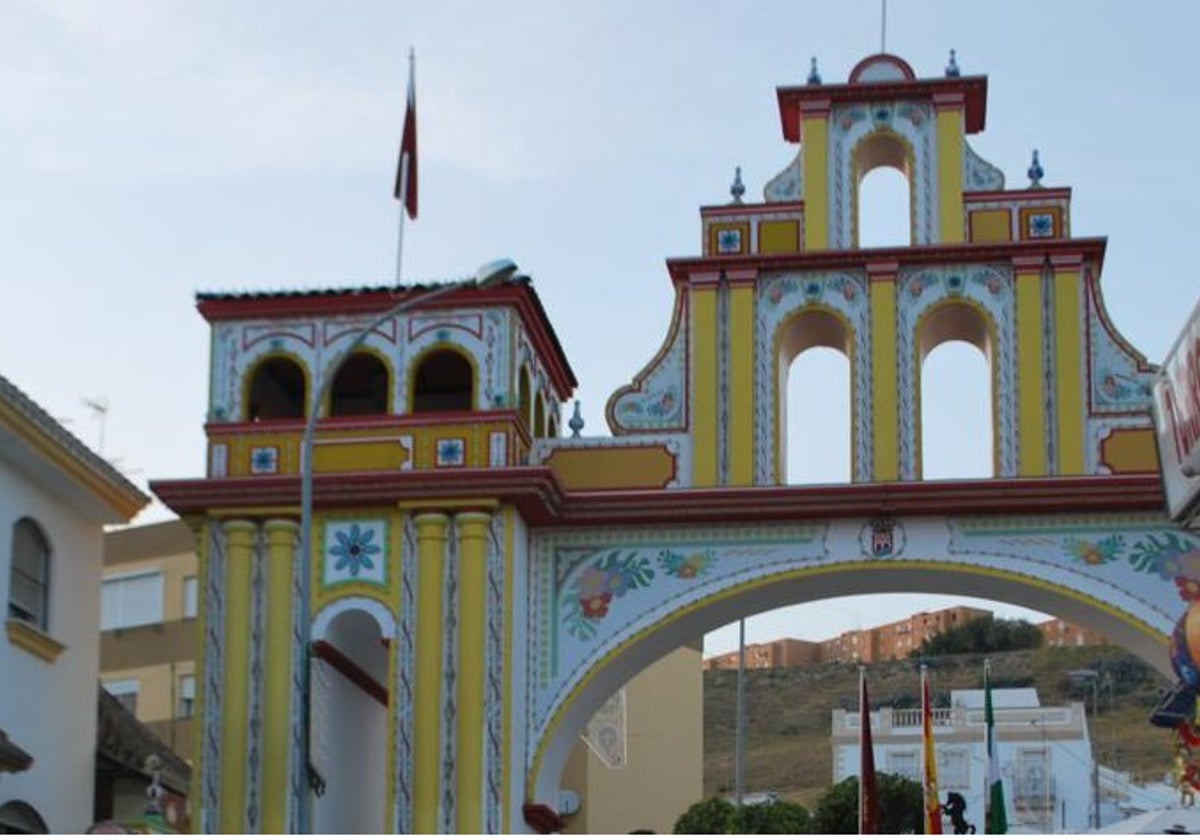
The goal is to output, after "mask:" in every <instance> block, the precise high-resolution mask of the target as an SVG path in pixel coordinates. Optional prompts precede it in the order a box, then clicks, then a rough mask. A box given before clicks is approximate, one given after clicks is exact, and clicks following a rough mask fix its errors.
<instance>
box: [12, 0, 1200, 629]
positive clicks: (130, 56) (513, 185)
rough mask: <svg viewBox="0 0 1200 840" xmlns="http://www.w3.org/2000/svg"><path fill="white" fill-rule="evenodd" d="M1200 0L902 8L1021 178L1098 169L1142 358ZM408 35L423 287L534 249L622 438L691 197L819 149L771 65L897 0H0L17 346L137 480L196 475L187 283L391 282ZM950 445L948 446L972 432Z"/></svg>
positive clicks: (1189, 207) (690, 223)
mask: <svg viewBox="0 0 1200 840" xmlns="http://www.w3.org/2000/svg"><path fill="white" fill-rule="evenodd" d="M1196 8H1197V7H1196V6H1195V5H1194V4H1192V3H1189V2H1183V0H1179V1H1178V2H1140V3H1129V2H1121V3H1118V2H1103V1H1102V0H1087V2H1054V3H1046V2H1025V1H1024V0H1006V2H1003V3H974V2H962V0H908V2H904V0H892V2H891V3H889V4H888V27H887V35H886V37H887V47H888V51H889V52H894V53H896V54H899V55H900V56H902V57H904V58H905V59H907V60H908V61H909V62H910V63H911V64H912V65H913V67H914V69H915V70H916V72H917V74H918V76H940V75H941V74H942V71H943V68H944V66H945V64H946V59H947V54H948V51H949V49H950V48H952V47H953V48H956V49H957V51H958V62H959V65H960V67H961V69H962V72H963V73H964V74H986V75H988V76H989V101H988V112H987V130H986V131H985V132H984V133H983V134H981V135H976V136H974V137H973V138H972V139H971V142H972V145H973V146H974V148H975V149H976V151H977V152H978V153H979V154H980V155H981V156H983V157H984V158H986V159H988V160H990V161H991V162H993V163H995V164H996V165H998V166H1000V167H1001V168H1002V169H1003V170H1004V171H1005V174H1006V176H1007V178H1008V183H1009V185H1010V186H1021V185H1023V184H1024V183H1026V179H1025V177H1024V173H1025V170H1026V168H1027V166H1028V164H1029V156H1030V151H1031V149H1033V148H1035V147H1036V148H1038V149H1039V150H1040V151H1041V157H1042V163H1043V165H1044V167H1045V170H1046V177H1045V181H1044V182H1045V183H1046V184H1047V185H1049V186H1070V187H1072V188H1073V189H1074V200H1073V205H1072V219H1071V222H1072V229H1073V232H1074V233H1075V235H1079V236H1095V235H1106V236H1108V237H1110V241H1109V248H1108V257H1107V262H1106V266H1105V270H1104V274H1103V290H1104V293H1105V296H1106V299H1107V303H1108V307H1109V312H1110V314H1111V315H1112V319H1113V321H1114V322H1115V323H1116V325H1117V326H1118V328H1119V329H1120V330H1122V331H1123V332H1124V334H1125V335H1126V336H1127V337H1128V338H1129V339H1130V340H1131V341H1132V342H1133V344H1135V345H1136V346H1137V347H1139V348H1140V349H1141V350H1142V351H1143V352H1145V353H1146V354H1147V355H1148V356H1149V357H1150V358H1151V359H1152V360H1159V359H1161V358H1162V356H1163V355H1164V354H1165V353H1166V351H1167V349H1168V348H1169V346H1170V344H1171V342H1172V341H1173V339H1174V337H1175V335H1176V334H1177V333H1178V332H1179V329H1180V328H1181V326H1182V324H1183V321H1184V319H1185V318H1186V315H1187V313H1188V312H1189V311H1190V309H1191V306H1192V304H1193V303H1194V302H1195V300H1196V298H1197V296H1198V292H1200V274H1198V273H1197V270H1196V267H1195V257H1194V244H1195V240H1196V233H1195V231H1194V228H1195V219H1196V218H1197V217H1198V216H1200V214H1198V213H1197V207H1196V205H1197V190H1196V186H1197V178H1196V174H1195V172H1196V170H1195V164H1194V161H1193V158H1194V155H1195V149H1196V138H1197V137H1198V136H1200V130H1198V129H1200V125H1198V122H1200V117H1198V109H1197V107H1196V102H1197V96H1196V93H1195V90H1194V88H1193V85H1194V82H1193V76H1194V74H1195V69H1194V62H1193V61H1192V60H1191V59H1192V56H1193V55H1194V52H1195V47H1194V39H1195V33H1196V31H1197V30H1196V11H1195V10H1196ZM409 46H413V47H415V49H416V51H417V91H418V110H419V114H420V120H419V125H420V179H421V193H420V198H421V208H420V218H419V219H418V220H417V222H416V223H415V224H411V225H410V226H409V227H408V229H407V231H406V236H405V255H404V279H405V281H406V282H407V281H416V280H438V279H444V278H454V277H460V276H465V275H468V274H470V273H472V272H473V271H474V269H475V268H476V267H477V266H478V265H480V264H481V263H483V262H486V261H488V260H490V259H493V258H495V257H497V256H501V255H505V256H510V257H512V258H513V259H515V260H516V261H517V262H518V263H519V264H520V265H521V267H522V268H523V269H524V270H525V271H527V272H528V273H530V274H531V275H532V276H533V278H534V282H535V285H536V288H537V290H538V293H539V294H540V295H541V297H542V300H543V302H544V303H545V306H546V309H547V312H548V313H549V315H550V317H551V319H552V321H553V323H554V326H555V329H556V330H557V332H558V335H559V337H560V339H561V341H562V344H563V346H564V348H565V350H566V352H567V355H568V357H569V359H570V361H571V364H572V365H573V367H574V369H575V371H576V373H577V375H578V377H579V379H580V382H581V386H580V388H579V391H578V393H577V397H578V398H579V399H580V400H581V401H582V404H583V414H584V417H585V419H586V421H587V427H586V429H585V434H606V433H607V429H606V428H605V425H604V421H603V408H604V402H605V401H606V400H607V398H608V396H609V395H610V394H611V393H612V392H613V391H614V390H616V389H617V388H618V387H620V386H621V385H623V384H625V383H627V382H628V381H629V380H630V379H631V377H632V376H633V375H634V374H635V373H637V372H638V371H639V370H640V369H641V367H642V366H643V365H644V364H645V363H646V362H647V361H648V360H649V359H650V358H651V357H652V356H653V355H654V353H655V352H656V351H657V350H658V348H659V345H660V343H661V340H662V338H663V336H664V334H665V331H666V328H667V325H668V322H669V318H670V312H671V301H672V291H671V285H670V282H669V280H668V277H667V275H666V272H665V268H664V262H663V261H664V259H665V258H666V257H669V256H686V255H693V254H696V253H697V252H698V251H699V247H700V223H699V214H698V208H699V207H700V206H701V205H705V204H715V203H721V202H724V201H726V200H728V186H729V183H730V181H731V179H732V174H733V168H734V167H735V166H741V167H742V172H743V179H744V181H745V183H746V187H747V199H755V200H757V199H758V198H759V197H761V192H762V186H763V184H764V183H765V182H766V181H767V180H768V179H769V178H771V177H772V176H773V175H775V174H776V173H777V172H778V171H779V170H781V169H782V168H783V167H784V166H786V165H787V163H788V162H789V161H790V160H791V159H792V157H793V156H794V154H795V148H794V147H792V146H790V145H789V144H787V143H786V142H785V141H784V140H783V138H782V135H781V132H780V123H779V115H778V110H777V107H776V102H775V87H776V86H777V85H792V84H800V83H803V81H804V79H805V76H806V75H807V72H808V66H809V60H810V58H811V57H812V56H816V57H817V59H818V62H819V67H820V71H821V73H822V75H823V76H824V79H825V80H826V81H827V82H842V81H845V80H846V77H847V75H848V74H849V72H850V69H851V68H852V67H853V66H854V64H855V63H856V62H857V61H858V60H859V59H861V58H862V57H864V56H865V55H867V54H869V53H873V52H877V51H878V50H879V48H880V3H879V0H840V2H837V3H830V2H823V3H819V2H799V1H798V0H789V1H788V2H765V0H758V2H754V3H745V4H729V3H716V2H708V1H707V0H674V1H671V0H657V1H656V2H653V3H647V2H636V1H635V0H609V2H604V3H600V2H549V1H548V0H547V1H546V2H507V3H502V4H501V3H464V2H432V0H430V2H368V0H357V2H354V3H345V2H332V0H331V1H330V2H316V1H315V0H289V1H288V2H278V1H277V2H260V3H244V2H225V1H224V0H208V2H204V3H194V2H173V1H172V0H104V1H103V2H99V1H98V0H97V2H89V1H88V0H0V282H2V283H3V287H4V289H5V292H6V294H5V297H4V300H5V301H6V302H7V305H5V306H3V307H2V308H0V372H2V373H3V375H5V376H6V377H8V378H9V379H10V380H12V381H13V382H14V383H15V384H16V385H17V386H18V387H20V388H22V389H24V390H25V391H26V392H27V393H28V394H29V395H30V396H31V397H33V398H34V399H35V400H37V401H38V402H39V403H40V404H41V405H43V406H44V407H45V408H46V409H47V410H49V411H50V412H51V413H52V414H53V415H55V416H56V417H58V418H60V419H61V420H62V421H63V422H64V423H66V424H67V425H68V427H69V428H71V429H72V430H73V431H74V432H75V433H76V434H77V435H79V436H80V437H81V438H82V439H83V440H84V441H85V442H88V443H89V444H92V445H93V446H97V447H98V446H99V434H100V427H99V423H98V421H97V417H96V415H95V414H93V413H92V412H91V411H90V410H89V409H88V408H87V407H86V406H85V404H84V400H85V399H91V400H103V401H106V402H107V404H108V406H109V411H108V414H107V424H106V429H105V441H104V454H105V455H106V456H108V457H110V458H111V459H113V460H114V461H115V462H116V463H117V464H118V465H119V466H120V467H121V468H122V469H124V470H126V471H127V472H128V473H129V474H130V476H131V477H132V478H133V479H134V480H135V481H138V482H139V483H142V484H143V485H144V483H145V482H146V480H148V479H149V478H168V477H187V476H199V475H201V474H202V473H203V469H204V441H203V434H202V423H203V420H204V413H205V395H206V375H207V374H206V363H207V356H208V333H207V329H206V326H205V324H204V322H203V320H202V319H201V318H200V317H199V315H198V314H197V313H196V312H195V309H194V295H195V293H196V292H197V291H201V290H204V291H239V290H247V289H292V288H312V287H325V286H340V285H346V284H364V283H389V282H393V281H394V279H395V278H394V271H395V248H396V223H397V207H396V203H395V202H394V201H393V199H392V197H391V188H392V183H393V178H394V175H395V156H396V148H397V144H398V139H399V134H400V125H401V120H402V105H403V94H404V89H405V84H406V78H407V61H406V60H405V59H406V55H407V52H408V48H409ZM884 180H885V182H886V179H884ZM883 235H884V236H886V234H883ZM960 355H962V354H960ZM818 357H819V354H817V355H816V356H814V357H812V359H810V360H809V362H811V363H812V364H814V365H816V367H820V364H821V362H820V359H819V358H818ZM809 362H806V363H809ZM959 362H960V363H961V364H964V365H966V366H967V367H968V368H969V367H970V365H971V364H973V362H972V361H971V359H970V353H967V354H966V355H965V356H963V357H962V358H961V359H960V360H959ZM980 364H982V363H980ZM816 367H814V370H815V369H816ZM953 369H954V368H953V367H949V368H946V370H947V371H950V370H953ZM822 375H823V374H822ZM949 376H950V374H948V373H947V374H946V375H945V376H942V375H941V374H939V375H938V376H933V377H930V378H931V379H938V380H940V379H946V378H947V377H949ZM968 378H971V379H978V378H979V377H978V376H975V377H968ZM969 385H971V383H958V382H955V383H952V390H951V393H954V392H957V393H958V394H959V395H960V396H959V397H958V398H957V399H955V398H954V397H952V396H946V397H945V398H943V399H944V400H945V402H944V403H943V404H942V408H941V410H939V411H938V412H937V414H938V416H939V417H942V418H943V419H945V420H946V421H947V423H948V425H949V428H950V429H951V430H953V429H955V428H962V427H967V428H970V427H971V426H972V425H973V424H974V421H973V420H971V419H970V418H972V417H979V416H980V415H981V409H980V404H981V401H982V400H985V399H986V395H984V394H983V392H982V390H979V391H975V392H972V391H968V390H964V389H965V388H967V387H968V386H969ZM810 390H811V391H813V392H819V391H820V390H821V389H819V388H813V389H810ZM964 394H965V395H966V396H963V395H964ZM973 395H974V396H973ZM805 399H807V400H808V401H809V402H805ZM832 402H834V403H836V402H837V399H836V398H835V399H833V400H832ZM792 405H793V406H800V409H798V410H797V409H794V410H793V412H792V413H793V414H795V415H801V414H805V413H806V412H807V408H805V406H810V405H811V407H812V408H813V409H814V412H813V413H815V414H818V415H820V414H825V415H828V413H829V410H831V409H826V408H825V407H824V406H825V401H824V400H822V401H821V402H820V404H819V405H818V403H817V402H816V401H815V397H813V396H811V395H810V396H808V397H807V398H801V401H800V402H799V403H797V402H793V403H792ZM832 410H836V408H835V409H832ZM971 411H974V412H975V414H974V415H972V414H971V413H970V412H971ZM964 418H966V419H964ZM826 421H827V422H832V423H833V426H834V427H837V426H838V425H839V423H838V421H837V420H836V416H835V419H834V420H833V421H829V420H828V417H826ZM820 428H821V427H820V426H816V427H813V429H815V430H816V431H814V430H813V429H810V431H809V434H810V435H818V436H820V435H822V434H825V433H823V432H820V431H819V429H820ZM827 434H828V435H829V436H830V437H831V438H832V439H833V440H834V441H835V442H836V441H838V440H840V438H839V437H838V435H839V432H838V431H837V430H836V429H835V430H833V431H828V432H827ZM942 438H944V439H945V440H946V449H945V450H944V454H943V457H945V458H947V459H948V461H949V463H951V464H953V463H956V462H961V461H962V460H963V456H962V455H961V451H960V447H967V448H970V447H971V446H976V448H977V444H978V440H977V439H975V440H974V443H972V441H970V440H967V441H965V442H961V443H960V442H956V439H954V438H953V437H952V435H951V433H950V432H945V433H939V439H942ZM819 449H821V450H836V447H833V446H822V447H819ZM931 456H932V453H931ZM844 461H845V456H844V453H842V454H839V456H838V458H837V459H836V463H835V465H834V466H832V467H830V466H822V465H819V464H818V465H813V464H809V465H808V466H807V467H806V468H807V469H812V470H814V472H812V473H811V474H812V475H814V476H817V477H820V476H821V475H823V474H827V473H823V472H822V471H823V470H825V471H829V470H832V471H833V472H832V474H833V475H835V476H836V474H837V470H838V469H841V465H842V464H843V463H844ZM984 468H985V469H986V466H985V467H984ZM151 515H152V516H158V517H161V516H162V515H163V513H162V511H161V509H159V510H157V511H156V512H154V513H152V514H151ZM961 600H962V599H958V598H954V599H949V598H939V599H930V601H929V602H928V604H927V605H928V606H936V605H939V604H949V603H955V602H958V601H961ZM922 603H923V604H924V603H925V602H922ZM913 604H914V600H913V599H912V598H911V597H908V596H902V597H896V598H892V599H887V598H873V599H870V600H866V601H863V600H858V601H854V602H852V603H844V604H843V603H834V602H826V603H825V604H820V605H813V606H812V607H810V608H807V609H804V610H802V611H797V610H793V611H791V612H789V613H788V614H787V619H786V620H780V619H773V620H770V621H768V620H766V619H762V618H760V619H756V620H753V621H751V622H750V626H751V629H750V634H751V636H752V638H753V637H759V638H770V637H775V636H780V635H799V636H805V637H808V638H824V637H827V636H829V635H833V634H835V633H837V632H840V631H841V630H844V629H850V628H851V627H855V626H869V625H871V624H874V623H876V622H877V621H881V620H890V619H892V618H898V617H900V616H902V615H906V614H907V613H908V612H910V611H911V607H912V606H913ZM1013 614H1020V613H1013ZM734 638H735V637H734V635H733V633H732V631H726V632H725V633H724V634H723V635H714V636H712V637H710V642H709V646H710V648H711V649H723V648H726V647H730V646H731V645H732V640H733V639H734Z"/></svg>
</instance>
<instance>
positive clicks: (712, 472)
mask: <svg viewBox="0 0 1200 840" xmlns="http://www.w3.org/2000/svg"><path fill="white" fill-rule="evenodd" d="M692 388H693V389H694V393H693V394H692V410H693V415H692V464H693V476H692V483H693V484H694V485H695V486H697V487H712V486H714V485H715V484H716V483H717V291H716V289H715V288H712V287H708V288H699V289H695V288H694V289H692ZM606 451H607V450H606Z"/></svg>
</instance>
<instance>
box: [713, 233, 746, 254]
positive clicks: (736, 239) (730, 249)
mask: <svg viewBox="0 0 1200 840" xmlns="http://www.w3.org/2000/svg"><path fill="white" fill-rule="evenodd" d="M741 251H742V232H741V230H739V229H738V228H725V229H724V230H719V231H717V253H718V254H740V253H741Z"/></svg>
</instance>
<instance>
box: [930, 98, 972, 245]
mask: <svg viewBox="0 0 1200 840" xmlns="http://www.w3.org/2000/svg"><path fill="white" fill-rule="evenodd" d="M937 142H938V216H939V218H940V221H941V234H942V238H941V241H942V244H953V243H956V242H962V241H963V230H964V228H965V227H966V219H965V217H964V215H963V197H962V191H963V179H962V173H963V112H962V111H961V110H957V109H947V110H944V111H938V115H937Z"/></svg>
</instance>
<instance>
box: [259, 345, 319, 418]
mask: <svg viewBox="0 0 1200 840" xmlns="http://www.w3.org/2000/svg"><path fill="white" fill-rule="evenodd" d="M247 390H248V393H247V394H246V419H247V420H251V421H257V420H290V419H296V418H301V417H304V413H305V405H306V403H307V399H308V395H307V383H306V382H305V377H304V370H303V369H302V368H301V367H300V365H299V363H298V362H296V361H295V360H294V359H291V358H288V357H286V356H271V357H269V358H266V359H263V360H262V361H261V362H259V363H258V364H257V365H255V367H254V370H253V372H252V373H251V374H250V383H249V387H248V389H247Z"/></svg>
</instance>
